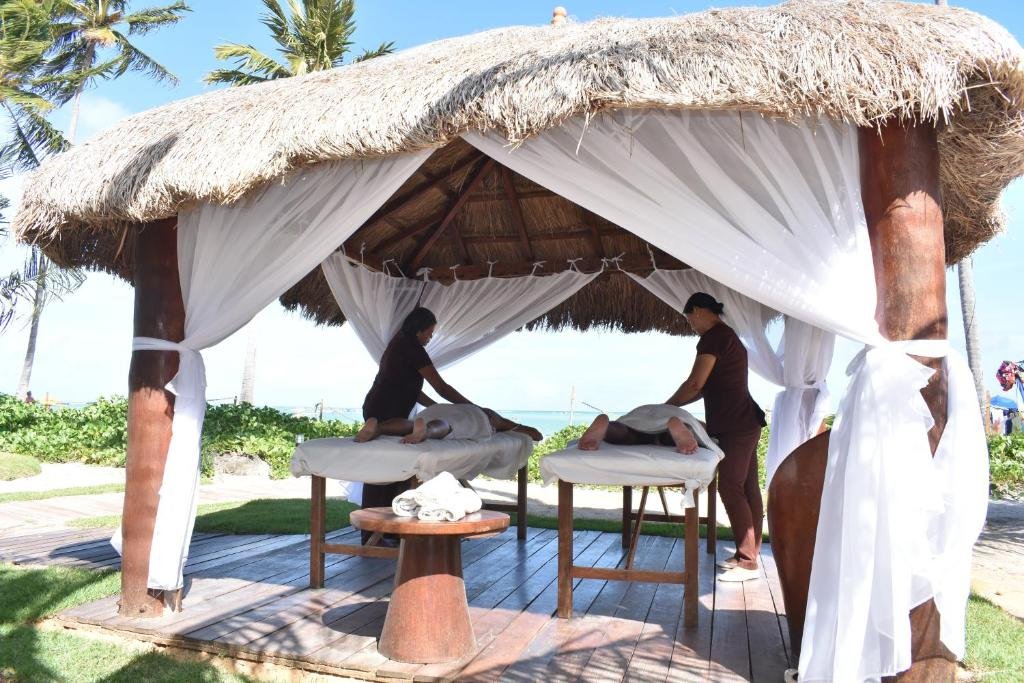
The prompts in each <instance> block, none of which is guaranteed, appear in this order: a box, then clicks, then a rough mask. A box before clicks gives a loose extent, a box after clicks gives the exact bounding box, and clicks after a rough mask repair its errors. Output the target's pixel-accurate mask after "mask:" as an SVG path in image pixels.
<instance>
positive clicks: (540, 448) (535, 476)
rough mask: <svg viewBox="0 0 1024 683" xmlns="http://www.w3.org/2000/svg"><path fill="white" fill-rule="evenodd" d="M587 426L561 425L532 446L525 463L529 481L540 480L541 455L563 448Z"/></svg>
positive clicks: (585, 429) (579, 435) (581, 434)
mask: <svg viewBox="0 0 1024 683" xmlns="http://www.w3.org/2000/svg"><path fill="white" fill-rule="evenodd" d="M588 426H589V425H569V426H568V427H563V428H562V429H559V430H558V431H557V432H555V433H554V434H552V435H551V436H549V437H548V438H546V439H544V440H543V441H541V442H540V443H539V444H537V445H536V446H534V447H533V453H532V454H531V455H530V462H529V464H528V465H527V472H529V476H530V481H533V482H539V481H540V459H541V458H542V457H544V456H545V455H547V454H548V453H554V452H555V451H559V450H561V449H563V448H565V446H566V444H567V443H569V442H570V441H572V440H573V439H578V438H580V437H581V436H583V432H585V431H587V427H588Z"/></svg>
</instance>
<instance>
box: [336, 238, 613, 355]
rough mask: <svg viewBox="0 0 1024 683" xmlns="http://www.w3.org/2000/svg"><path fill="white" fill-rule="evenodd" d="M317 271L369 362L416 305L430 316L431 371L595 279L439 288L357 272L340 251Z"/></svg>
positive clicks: (486, 281) (570, 275)
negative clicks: (434, 325) (433, 320)
mask: <svg viewBox="0 0 1024 683" xmlns="http://www.w3.org/2000/svg"><path fill="white" fill-rule="evenodd" d="M321 267H322V268H323V271H324V276H325V277H326V278H327V284H328V285H330V287H331V292H332V293H333V294H334V297H335V299H337V301H338V306H339V307H340V308H341V311H342V313H344V314H345V318H346V319H347V320H348V322H349V324H351V325H352V327H353V329H354V330H355V332H356V336H358V337H359V340H360V341H362V342H363V345H364V346H365V347H366V350H367V351H369V353H370V355H371V356H372V357H373V360H374V361H376V362H380V357H381V355H383V353H384V349H385V348H386V347H387V345H388V342H389V341H391V338H392V337H393V336H394V335H395V333H396V332H397V331H398V328H399V327H400V326H401V324H402V321H403V320H404V319H405V316H406V315H408V314H409V312H410V311H412V309H413V308H415V307H416V305H417V303H419V305H421V306H425V307H427V308H429V309H430V310H431V311H432V312H433V313H434V315H435V316H436V317H437V330H436V331H435V333H434V337H433V339H431V340H430V343H429V344H427V347H426V350H427V353H428V354H429V355H430V359H431V360H432V361H433V362H434V366H435V367H437V368H438V369H440V368H443V367H446V366H449V365H452V364H453V363H455V362H457V361H459V360H461V359H463V358H465V357H466V356H468V355H470V354H472V353H475V352H477V351H479V350H480V349H482V348H484V347H485V346H488V345H489V344H493V343H494V342H496V341H498V340H499V339H501V338H502V337H504V336H505V335H507V334H509V333H510V332H514V331H515V330H517V329H519V328H520V327H522V326H523V325H525V324H526V323H528V322H530V321H531V320H534V319H536V318H538V317H540V316H541V315H543V314H544V313H546V312H548V311H550V310H551V309H552V308H554V307H555V306H557V305H558V304H560V303H562V302H563V301H565V300H566V299H568V298H569V297H571V296H572V295H573V294H575V293H576V292H578V291H579V290H580V289H582V288H583V287H584V286H586V285H587V284H588V283H590V282H592V281H593V280H594V278H596V277H597V276H598V275H599V274H600V273H599V272H598V273H580V272H577V271H576V270H566V271H563V272H561V273H557V274H555V275H545V276H530V277H517V278H491V277H487V278H481V279H479V280H456V281H454V282H452V283H451V284H448V285H443V284H441V283H440V282H435V281H430V280H427V279H425V280H423V281H416V280H409V279H407V278H404V277H391V276H390V275H386V274H384V273H381V272H378V271H372V270H370V269H369V268H364V267H362V266H361V265H360V264H359V263H356V262H354V261H353V260H352V259H349V258H348V257H346V256H345V255H343V254H341V253H337V254H333V255H332V256H331V257H330V258H328V259H326V260H325V261H324V262H323V264H321Z"/></svg>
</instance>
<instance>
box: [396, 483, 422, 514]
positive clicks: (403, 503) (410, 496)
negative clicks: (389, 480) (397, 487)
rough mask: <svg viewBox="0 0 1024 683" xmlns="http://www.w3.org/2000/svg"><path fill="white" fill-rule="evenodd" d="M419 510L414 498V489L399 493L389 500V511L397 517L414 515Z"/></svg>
mask: <svg viewBox="0 0 1024 683" xmlns="http://www.w3.org/2000/svg"><path fill="white" fill-rule="evenodd" d="M419 510H420V504H419V502H417V500H416V489H409V490H408V491H404V492H402V493H399V494H398V495H397V496H395V499H394V500H393V501H391V511H392V512H394V513H395V514H396V515H398V516H399V517H415V516H416V513H417V512H419Z"/></svg>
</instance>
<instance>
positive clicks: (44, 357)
mask: <svg viewBox="0 0 1024 683" xmlns="http://www.w3.org/2000/svg"><path fill="white" fill-rule="evenodd" d="M133 4H134V5H138V6H142V5H143V4H145V5H149V4H151V3H149V2H146V3H138V2H136V3H133ZM556 4H558V3H557V2H554V1H553V0H544V1H543V2H541V1H538V0H517V1H516V2H480V1H479V0H474V1H473V2H469V1H468V0H457V1H450V2H444V3H425V2H419V1H414V0H364V1H363V2H362V3H360V4H359V8H358V11H357V19H358V23H359V29H358V32H357V33H356V36H355V37H356V41H357V44H358V48H357V49H361V48H362V47H374V46H376V45H377V44H379V43H381V42H383V41H387V40H393V41H395V43H396V46H397V47H398V48H399V49H402V48H407V47H412V46H415V45H419V44H422V43H424V42H429V41H432V40H437V39H440V38H445V37H449V36H455V35H462V34H465V33H470V32H475V31H480V30H484V29H489V28H495V27H499V26H507V25H513V24H534V25H536V24H544V23H546V22H547V21H548V20H549V19H550V17H551V10H552V8H553V7H554V5H556ZM564 4H566V6H567V8H568V10H569V13H570V15H571V16H572V17H573V18H574V19H577V20H588V19H592V18H595V17H601V16H633V17H643V16H666V15H676V14H685V13H688V12H692V11H697V10H702V9H705V8H706V7H707V4H706V3H705V2H691V1H679V0H675V1H671V2H663V1H661V2H659V1H653V0H652V1H639V0H633V1H628V2H627V1H621V0H619V1H613V0H601V1H593V2H576V3H572V2H565V3H564ZM751 4H757V5H764V4H772V3H764V2H754V3H752V2H749V1H748V2H741V3H737V2H721V1H719V2H716V3H715V6H717V7H723V6H731V5H751ZM953 4H957V5H960V6H963V7H967V8H968V9H972V10H974V11H977V12H979V13H981V14H985V15H986V16H989V17H991V18H992V19H994V20H996V21H997V22H999V23H1001V24H1002V25H1003V26H1005V27H1006V28H1007V29H1009V30H1010V31H1011V32H1012V33H1013V34H1014V35H1015V36H1016V37H1017V39H1018V41H1022V42H1024V13H1022V12H1021V11H1020V5H1019V3H1018V2H1016V1H1006V2H997V1H994V0H990V1H970V2H955V3H953ZM192 5H193V8H194V11H193V12H192V14H191V15H190V16H188V17H187V18H186V19H185V20H184V21H183V22H182V23H180V24H179V25H178V26H176V27H173V28H170V29H166V30H164V31H161V32H159V33H156V34H152V35H150V36H145V37H143V38H141V39H140V40H139V41H138V44H139V46H140V47H141V48H142V49H143V50H144V51H145V52H147V53H148V54H150V55H151V56H152V57H153V58H155V59H156V60H158V61H160V62H161V63H162V64H164V65H165V66H167V67H168V68H169V69H170V70H171V71H172V72H174V73H175V74H176V75H178V77H179V78H180V80H181V83H180V85H179V86H178V87H177V88H168V87H165V86H160V85H156V84H153V83H151V82H150V81H148V80H146V79H144V78H143V77H141V76H137V75H133V74H130V75H127V76H125V77H123V78H122V79H120V80H118V81H114V82H109V83H101V84H99V86H98V87H96V88H94V89H92V90H90V91H89V92H88V93H87V95H86V96H85V97H84V98H83V100H82V113H81V123H80V134H79V139H80V140H84V139H87V138H88V137H90V136H91V135H94V134H95V133H96V132H98V131H100V130H102V129H103V128H105V127H107V126H109V125H111V124H113V123H114V122H116V121H117V120H119V119H121V118H123V117H125V116H127V115H129V114H132V113H136V112H140V111H144V110H146V109H149V108H151V107H155V106H158V105H160V104H163V103H165V102H168V101H171V100H174V99H179V98H183V97H188V96H191V95H195V94H199V93H202V92H204V91H206V90H207V89H209V88H208V87H207V86H205V85H204V84H203V83H202V77H203V75H204V74H205V73H207V72H208V71H209V70H210V69H212V68H215V67H216V66H218V64H217V62H216V60H214V58H213V53H212V48H213V46H214V45H216V44H218V43H221V42H225V41H233V42H242V43H251V44H253V45H256V46H257V47H259V48H261V49H263V50H265V51H271V50H273V49H274V44H273V43H272V42H271V40H270V39H269V37H267V36H266V30H265V28H264V27H263V26H262V25H261V24H260V23H259V15H260V12H261V8H262V3H260V2H259V1H258V0H231V1H230V2H227V1H226V0H193V1H192ZM68 118H69V112H68V111H67V110H63V111H57V112H55V113H54V114H53V116H52V119H53V121H54V122H55V123H56V124H57V125H59V126H62V127H64V126H66V125H67V122H68ZM20 186H21V179H19V178H15V179H11V180H8V181H5V182H2V183H0V193H3V194H5V195H6V196H8V197H11V198H12V199H13V200H14V202H15V207H16V202H17V198H18V195H19V193H20ZM1004 206H1005V210H1006V213H1007V214H1008V215H1009V217H1010V222H1009V231H1008V232H1007V233H1006V234H1004V235H1001V236H999V237H997V238H996V239H994V240H993V241H992V242H990V243H989V244H987V245H986V246H984V247H982V249H980V250H979V251H978V252H977V253H976V254H975V257H974V265H975V279H976V286H977V290H978V318H979V322H980V327H981V333H982V340H983V342H982V353H983V359H984V363H985V372H986V375H985V382H986V387H987V388H988V389H990V390H991V391H992V393H993V394H996V393H1000V390H999V387H998V385H997V384H996V382H995V378H994V374H995V369H996V367H997V366H998V364H999V362H1000V361H1001V360H1003V359H1008V358H1010V359H1014V360H1018V359H1020V358H1024V331H1022V329H1021V316H1020V313H1019V310H1020V304H1019V293H1018V292H1017V290H1016V288H1015V285H1016V280H1017V279H1019V277H1020V272H1021V267H1020V263H1021V258H1022V256H1024V237H1022V235H1024V183H1021V182H1020V181H1018V182H1016V183H1015V184H1014V185H1012V186H1011V188H1010V189H1009V190H1008V191H1007V193H1006V195H1005V196H1004ZM23 258H24V251H23V248H21V247H19V246H16V245H14V244H12V243H10V242H0V270H3V271H7V270H9V269H10V268H11V267H14V266H16V265H17V264H18V263H20V262H21V261H22V260H23ZM948 276H949V277H948V287H947V291H948V295H947V301H948V305H949V318H950V339H951V341H952V343H953V344H954V345H955V346H957V347H959V348H960V349H963V345H964V344H963V325H962V321H961V316H960V300H959V294H958V290H957V281H956V273H955V271H948ZM24 308H25V309H27V307H24ZM131 330H132V290H131V287H130V286H129V285H127V284H126V283H124V282H121V281H119V280H116V279H115V278H112V277H110V276H107V275H103V274H91V275H90V276H89V279H88V281H87V283H86V284H85V285H84V286H83V288H82V289H81V290H79V291H78V292H77V293H75V294H73V295H71V296H70V297H68V298H66V299H65V300H64V301H59V302H55V303H53V304H51V306H50V307H49V308H47V310H46V312H45V314H44V316H43V320H42V323H41V327H40V333H39V341H38V349H37V353H36V364H35V370H34V373H33V381H32V389H33V391H34V393H35V394H36V396H38V397H42V396H43V395H44V394H45V393H49V394H51V395H53V396H55V397H57V398H59V399H60V400H64V401H88V400H92V399H94V398H95V397H96V396H98V395H110V394H124V393H126V391H127V374H128V361H129V357H130V343H131ZM250 331H251V332H252V333H254V334H256V335H257V337H258V339H259V351H258V359H257V379H256V400H257V402H258V403H268V404H271V405H283V406H307V407H310V406H312V405H313V404H314V403H316V402H317V401H319V400H321V399H323V400H325V401H326V403H327V405H329V406H337V407H356V406H359V405H360V404H361V403H362V399H363V395H364V394H365V392H366V390H367V388H368V387H369V384H370V382H371V380H372V377H373V374H374V372H375V365H374V364H373V363H372V361H371V360H370V358H369V356H368V355H367V354H366V352H365V351H364V350H363V348H362V346H361V345H360V344H359V342H358V340H356V338H355V336H354V335H353V334H352V332H351V330H349V329H348V328H347V327H343V328H341V329H338V328H318V327H316V326H314V325H312V324H311V323H309V322H307V321H305V320H303V319H302V318H301V317H299V316H298V315H296V314H291V313H287V312H285V311H284V310H283V309H281V308H280V306H278V305H277V304H276V303H275V304H273V305H271V306H270V307H268V308H267V309H266V310H265V311H263V312H262V313H260V314H259V315H258V316H257V318H256V319H255V320H254V322H253V323H251V325H250V327H249V328H248V329H243V330H241V331H240V332H239V333H237V334H235V335H234V336H232V337H230V338H229V339H227V340H225V341H224V342H222V343H221V344H219V345H218V346H216V347H214V348H212V349H210V350H208V351H206V352H205V353H204V355H205V357H206V363H207V369H208V383H209V392H208V395H209V397H210V398H211V399H218V398H225V397H231V396H234V395H236V394H237V393H238V391H239V388H240V384H241V376H242V362H243V358H244V353H245V345H246V337H247V335H248V334H249V333H250ZM27 334H28V330H27V326H26V325H24V321H15V322H14V323H13V324H12V325H11V326H10V327H9V328H8V329H7V330H6V331H5V332H3V333H0V391H2V392H13V391H14V389H15V387H16V385H17V381H18V377H19V373H20V369H21V362H22V358H23V356H24V352H25V344H26V341H27ZM694 345H695V339H694V338H673V337H668V336H666V335H661V334H639V335H623V334H617V333H610V332H594V331H592V332H588V333H586V334H579V333H576V332H561V333H546V332H536V333H526V332H522V333H516V334H513V335H510V336H509V337H507V338H505V339H504V340H502V341H500V342H498V343H497V344H495V345H493V346H491V347H489V348H487V349H485V350H484V351H482V352H480V353H479V354H477V355H476V356H474V357H472V358H469V359H467V360H465V361H463V362H462V363H460V364H458V365H456V366H454V367H453V368H451V369H449V370H447V371H446V372H445V375H446V379H448V381H449V382H450V383H451V384H453V385H454V386H455V387H457V388H458V389H459V390H460V391H462V392H463V393H464V394H466V395H467V396H468V397H469V398H471V399H472V400H474V401H476V402H478V403H482V404H485V405H490V406H493V407H495V408H499V409H533V410H559V409H567V407H568V403H569V394H570V390H571V387H573V386H575V388H576V396H577V399H579V400H583V401H586V402H588V403H590V404H592V405H595V406H598V407H600V408H602V409H604V410H613V411H614V410H622V409H628V408H630V407H632V406H634V405H637V404H641V403H650V402H656V401H661V400H663V399H664V398H666V397H667V396H668V395H669V394H670V393H671V391H672V390H674V389H675V388H676V386H677V385H678V383H679V382H680V381H682V379H683V378H684V377H685V375H686V373H687V372H688V370H689V368H690V365H691V364H692V362H693V356H694ZM857 350H858V347H857V346H856V345H854V344H853V343H851V342H845V341H840V342H839V343H838V344H837V351H836V358H835V361H834V363H833V366H832V372H831V373H830V376H829V383H830V385H831V388H832V391H833V396H834V399H833V400H834V401H835V400H836V399H837V398H838V395H839V392H840V391H841V389H842V388H843V387H844V386H845V374H844V371H845V367H846V365H847V363H848V362H849V360H850V359H851V358H852V357H853V355H854V354H855V353H856V351H857ZM751 390H752V392H753V394H754V397H755V398H756V399H757V400H758V402H759V403H761V404H762V405H764V406H766V407H770V406H771V402H772V398H773V396H774V394H775V392H776V390H777V389H776V387H774V386H773V385H771V384H769V383H767V382H764V381H763V380H760V379H759V378H757V377H752V378H751Z"/></svg>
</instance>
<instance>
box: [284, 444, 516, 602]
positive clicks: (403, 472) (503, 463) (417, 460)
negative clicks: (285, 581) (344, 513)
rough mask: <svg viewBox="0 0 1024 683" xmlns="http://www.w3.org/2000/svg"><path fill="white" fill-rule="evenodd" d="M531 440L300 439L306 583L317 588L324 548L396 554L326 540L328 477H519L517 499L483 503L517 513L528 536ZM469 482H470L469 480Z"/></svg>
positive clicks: (297, 471) (297, 462)
mask: <svg viewBox="0 0 1024 683" xmlns="http://www.w3.org/2000/svg"><path fill="white" fill-rule="evenodd" d="M532 452H533V441H532V440H531V439H530V437H528V436H526V435H525V434H520V433H519V432H498V433H496V434H492V435H491V436H489V437H487V438H482V439H461V438H446V439H428V440H426V441H424V442H423V443H418V444H403V443H401V442H400V441H399V438H398V437H393V436H381V437H378V438H377V439H374V440H373V441H369V442H366V443H356V442H355V441H354V440H353V439H352V438H351V437H347V438H330V439H312V440H310V441H305V442H303V443H301V444H298V445H297V446H296V447H295V452H294V454H293V455H292V464H291V470H292V474H293V475H294V476H296V477H303V476H309V477H311V478H312V483H311V493H310V525H309V528H310V556H309V563H310V566H309V585H310V587H311V588H321V587H322V586H323V582H324V561H325V555H326V554H327V553H342V554H347V555H362V556H367V557H384V558H397V557H398V549H397V548H385V547H380V546H376V545H366V546H363V545H348V544H341V543H327V542H326V541H325V533H326V532H325V526H326V513H327V498H326V484H327V479H340V480H344V481H361V482H365V483H368V484H386V483H390V482H394V481H405V480H407V479H413V478H415V479H419V480H420V481H427V480H429V479H431V478H433V477H434V476H436V475H437V474H439V473H441V472H450V473H451V474H452V475H453V476H454V477H455V478H456V479H459V480H462V481H463V483H467V482H468V481H469V480H471V479H474V478H475V477H477V476H479V475H486V476H488V477H492V478H494V479H513V478H515V479H517V484H518V486H517V494H516V502H515V503H485V504H484V507H485V508H486V509H489V510H497V511H502V512H515V513H516V521H517V534H518V538H519V539H525V538H526V500H527V495H526V483H527V473H526V464H527V461H528V460H529V458H530V454H531V453H532ZM467 485H468V484H467Z"/></svg>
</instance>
